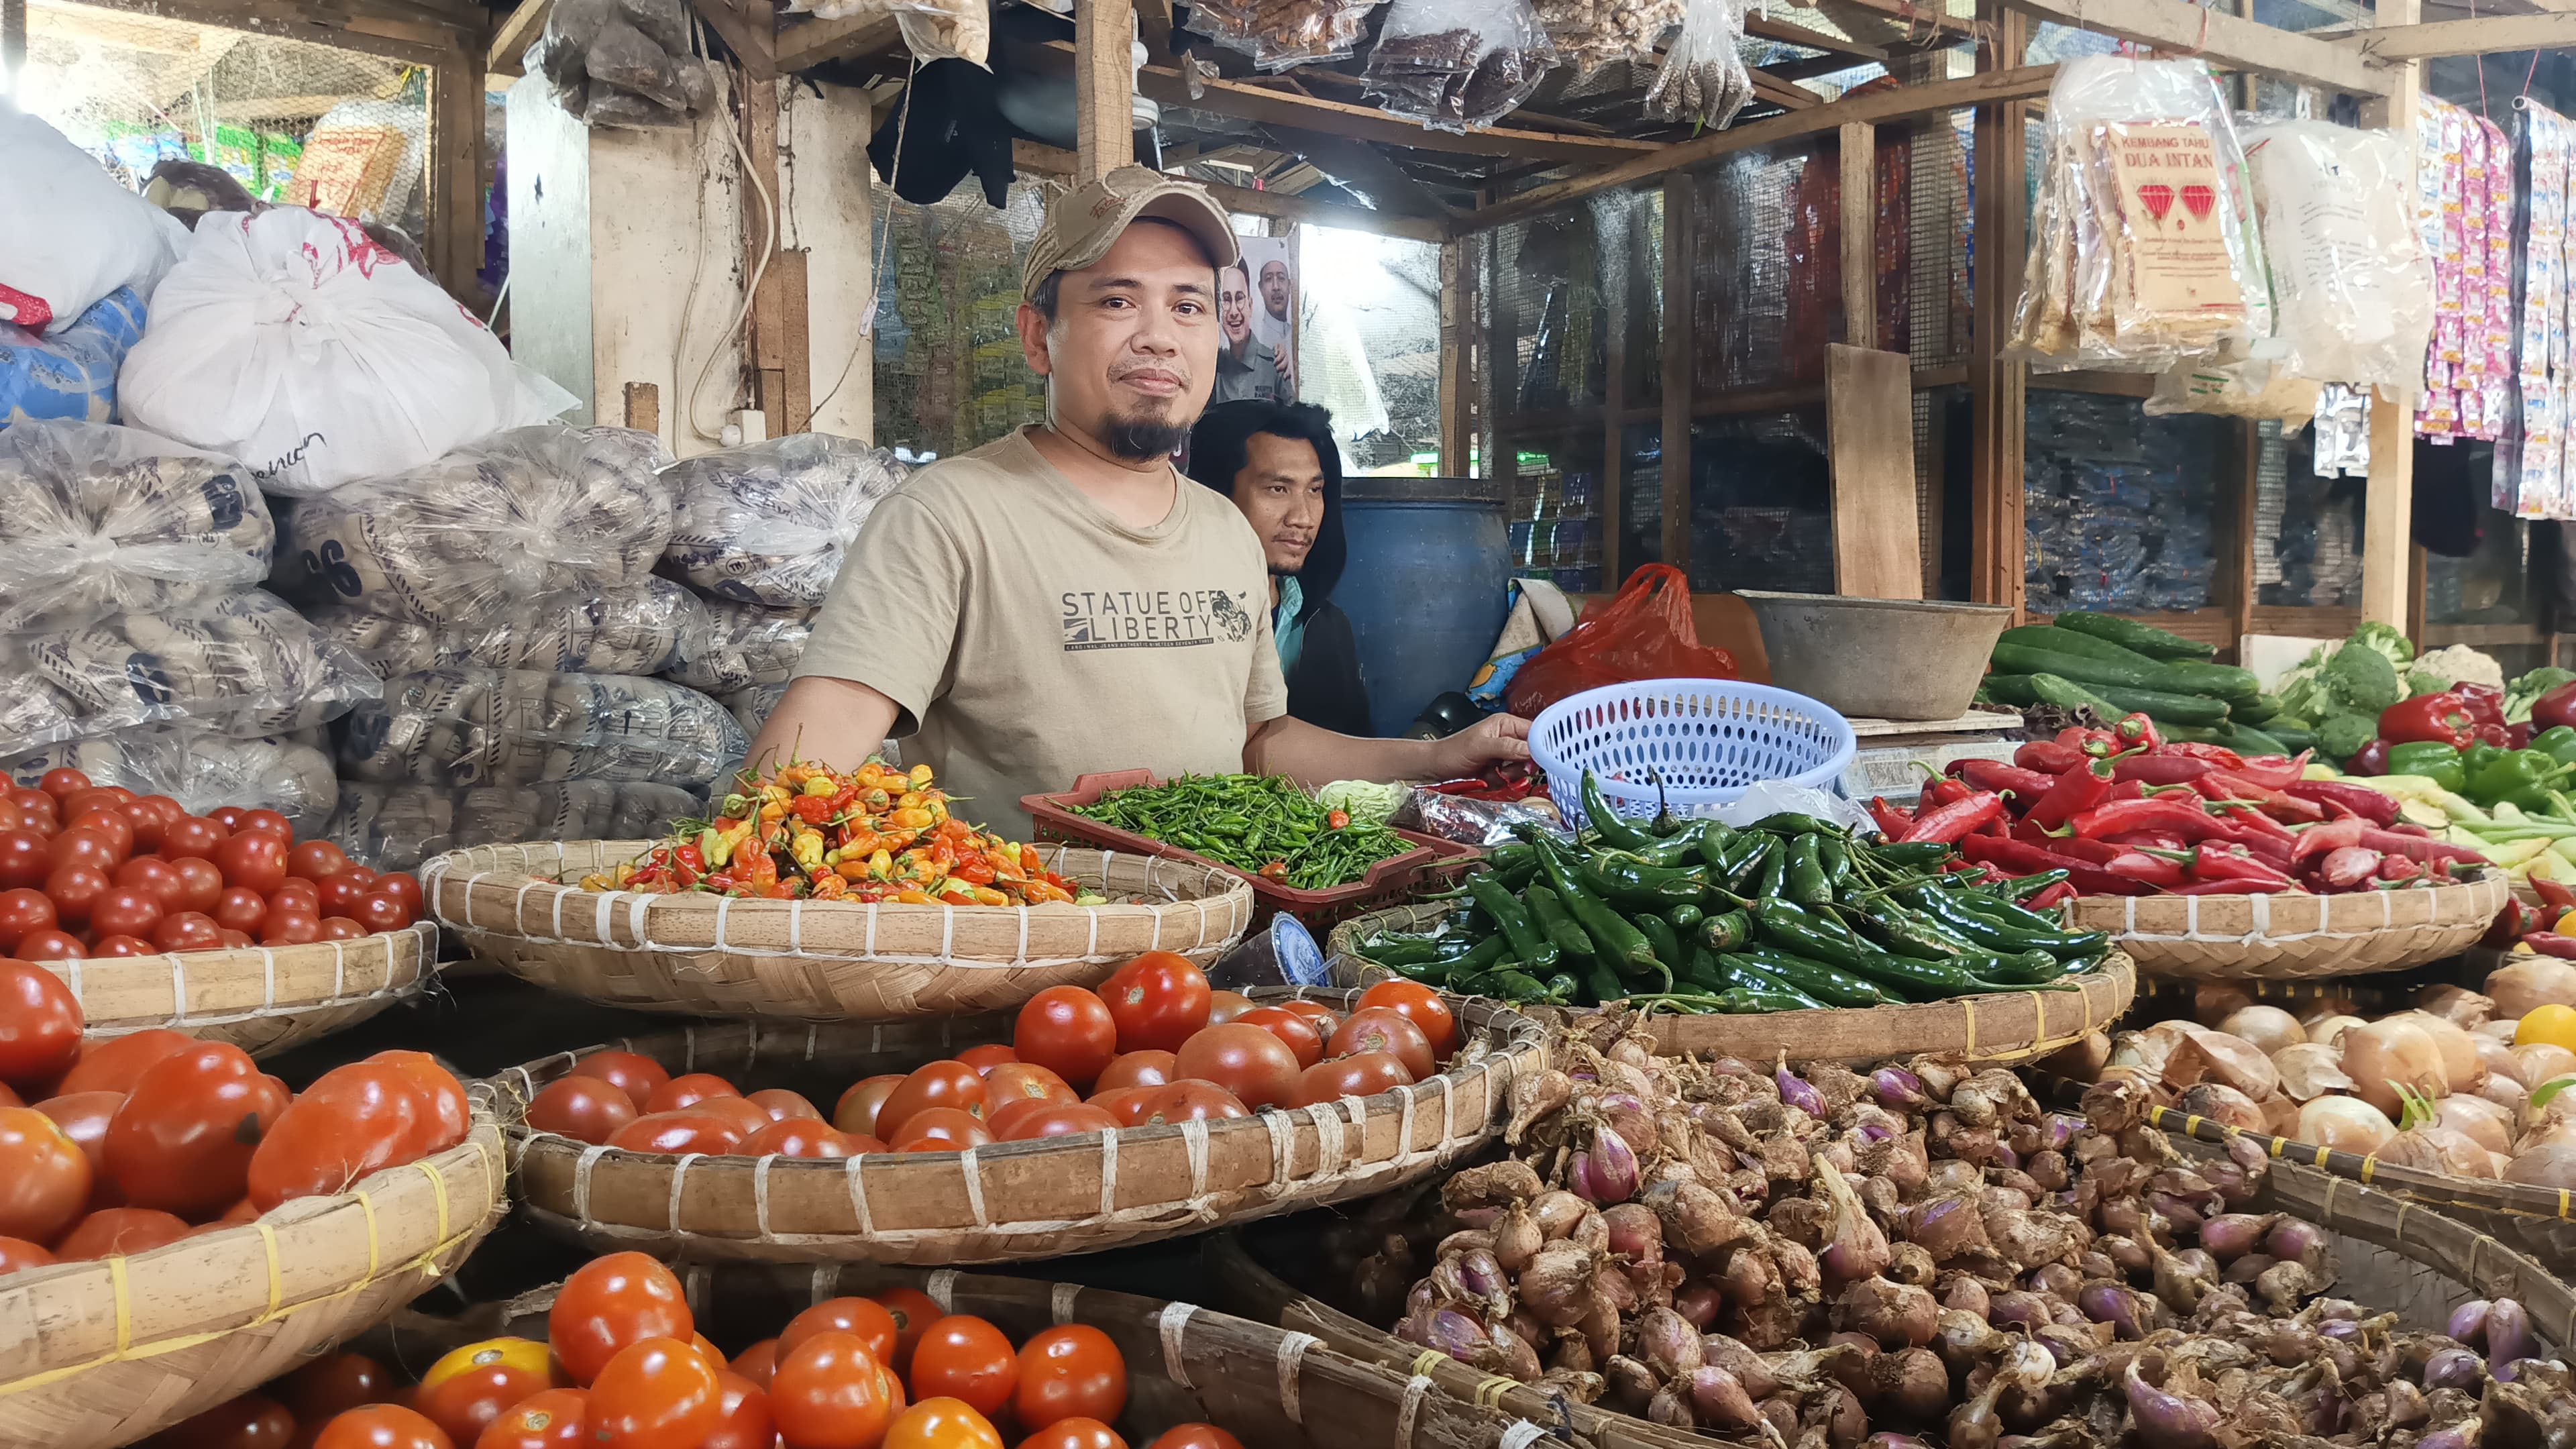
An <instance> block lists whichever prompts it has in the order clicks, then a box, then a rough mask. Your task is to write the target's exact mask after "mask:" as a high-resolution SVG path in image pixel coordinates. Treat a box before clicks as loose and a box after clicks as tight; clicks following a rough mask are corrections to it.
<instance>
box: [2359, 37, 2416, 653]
mask: <svg viewBox="0 0 2576 1449" xmlns="http://www.w3.org/2000/svg"><path fill="white" fill-rule="evenodd" d="M2422 13H2423V12H2422V10H2421V9H2420V8H2419V4H2418V0H2379V19H2380V21H2381V23H2383V24H2386V25H2392V26H2402V25H2412V24H2413V23H2414V22H2415V21H2416V20H2417V19H2418V18H2420V17H2421V15H2422ZM2423 72H2424V67H2423V66H2422V64H2421V63H2419V62H2415V61H2407V62H2405V63H2403V64H2401V65H2399V66H2398V67H2397V69H2396V70H2394V71H2393V72H2391V73H2390V80H2391V82H2392V84H2391V85H2390V87H2389V91H2388V95H2387V98H2386V99H2384V100H2380V101H2376V102H2373V103H2372V104H2369V105H2366V106H2364V107H2362V113H2361V123H2362V124H2363V125H2365V126H2372V127H2384V128H2386V129H2388V130H2391V131H2394V132H2396V133H2397V134H2398V135H2400V136H2412V135H2414V134H2415V121H2416V115H2417V113H2418V112H2419V111H2420V110H2421V109H2422V94H2423V93H2422V86H2423V82H2424V74H2423ZM2361 507H2362V520H2361V616H2362V617H2363V618H2364V619H2371V620H2376V621H2378V622H2380V623H2383V624H2391V625H2394V626H2396V627H2397V628H2400V629H2404V628H2406V627H2408V625H2409V623H2410V619H2409V615H2410V614H2412V613H2413V612H2414V610H2413V609H2412V608H2411V607H2410V606H2411V604H2412V599H2411V595H2412V594H2413V592H2414V590H2413V588H2412V581H2411V578H2410V574H2411V573H2412V567H2411V564H2412V560H2411V558H2410V555H2409V546H2410V545H2411V544H2412V542H2413V540H2414V531H2415V410H2414V409H2413V408H2410V407H2408V406H2406V405H2405V404H2404V403H2401V402H2392V401H2390V400H2389V399H2387V398H2385V397H2373V398H2372V399H2371V400H2370V477H2369V479H2368V480H2367V481H2366V482H2365V483H2364V485H2363V492H2362V505H2361Z"/></svg>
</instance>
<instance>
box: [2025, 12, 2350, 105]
mask: <svg viewBox="0 0 2576 1449" xmlns="http://www.w3.org/2000/svg"><path fill="white" fill-rule="evenodd" d="M2013 6H2014V8H2015V9H2018V10H2021V11H2024V12H2026V13H2028V14H2031V15H2036V16H2039V17H2041V18H2042V19H2047V20H2054V21H2056V22H2058V23H2059V24H2061V25H2072V26H2075V27H2077V28H2078V29H2082V30H2091V31H2096V32H2099V33H2100V34H2103V35H2108V36H2112V37H2114V38H2116V39H2120V40H2129V41H2135V42H2137V43H2138V44H2140V45H2152V46H2156V47H2159V48H2161V49H2166V50H2174V51H2180V52H2183V53H2186V54H2190V55H2196V56H2199V57H2200V58H2202V59H2204V60H2207V61H2210V62H2211V63H2213V64H2216V65H2219V66H2222V67H2224V68H2226V69H2229V70H2253V71H2261V72H2262V73H2263V74H2265V75H2269V76H2278V77H2280V78H2281V79H2282V80H2286V81H2293V82H2296V83H2298V84H2301V85H2312V86H2322V87H2324V88H2325V89H2327V90H2330V91H2350V92H2351V93H2353V94H2354V95H2358V96H2378V95H2385V94H2387V93H2388V73H2387V72H2386V71H2384V70H2381V69H2379V68H2377V67H2375V66H2372V65H2371V64H2370V63H2369V62H2367V61H2365V60H2364V59H2362V57H2361V56H2360V55H2359V54H2357V53H2355V52H2354V51H2353V50H2352V49H2351V48H2350V47H2349V46H2344V45H2338V44H2336V43H2335V42H2333V41H2330V40H2318V39H2316V38H2314V37H2312V36H2306V35H2301V34H2299V33H2298V32H2296V31H2291V30H2281V29H2278V28H2276V27H2274V26H2270V25H2264V24H2262V23H2260V22H2258V21H2253V20H2245V19H2241V18H2239V17H2237V16H2235V15H2231V14H2229V13H2228V12H2226V11H2224V10H2218V9H2213V8H2210V7H2208V6H2203V5H2195V4H2192V3H2191V0H2119V3H2118V4H2116V5H2105V4H2102V3H2101V0H2091V3H2087V0H2013ZM2387 15H2388V11H2387V9H2386V7H2384V6H2383V7H2382V8H2381V10H2380V18H2381V19H2382V20H2383V21H2385V20H2386V18H2387Z"/></svg>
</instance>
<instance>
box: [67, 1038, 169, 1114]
mask: <svg viewBox="0 0 2576 1449" xmlns="http://www.w3.org/2000/svg"><path fill="white" fill-rule="evenodd" d="M189 1045H190V1040H189V1038H187V1037H184V1036H181V1035H180V1034H179V1033H177V1032H175V1031H169V1030H165V1029H164V1028H161V1027H157V1026H148V1027H145V1028H144V1029H143V1030H141V1031H134V1032H127V1033H126V1034H125V1035H123V1036H112V1037H109V1038H108V1039H107V1040H105V1041H97V1042H88V1043H85V1044H83V1045H82V1047H81V1054H80V1063H79V1064H78V1065H77V1066H74V1067H73V1068H72V1069H71V1071H69V1072H68V1073H66V1074H65V1075H64V1077H63V1079H62V1080H61V1081H60V1082H58V1083H56V1084H55V1085H54V1095H56V1096H58V1097H68V1096H70V1095H72V1094H73V1093H75V1092H115V1093H118V1094H120V1095H122V1094H123V1093H126V1092H131V1091H133V1090H134V1084H135V1083H136V1082H137V1081H139V1080H140V1079H141V1078H142V1076H143V1069H144V1068H146V1067H149V1066H151V1065H152V1064H153V1063H154V1062H157V1061H159V1060H161V1059H162V1058H163V1057H166V1056H169V1055H170V1054H172V1053H173V1052H177V1051H181V1050H183V1049H185V1048H186V1047H188V1046H189Z"/></svg>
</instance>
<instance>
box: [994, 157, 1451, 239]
mask: <svg viewBox="0 0 2576 1449" xmlns="http://www.w3.org/2000/svg"><path fill="white" fill-rule="evenodd" d="M1011 164H1012V165H1013V166H1014V167H1016V168H1018V169H1019V170H1022V171H1025V172H1028V173H1030V174H1031V175H1034V176H1062V177H1067V178H1070V177H1072V176H1073V175H1074V174H1075V172H1076V170H1077V169H1078V161H1077V158H1076V157H1075V156H1074V154H1073V153H1072V152H1071V151H1067V150H1065V149H1064V148H1063V147H1061V146H1049V145H1045V144H1043V143H1040V142H1037V141H1028V140H1014V141H1012V142H1011ZM1166 170H1167V172H1168V174H1170V175H1171V176H1173V177H1175V178H1177V179H1179V180H1183V181H1189V182H1192V183H1193V184H1195V185H1199V186H1204V187H1206V188H1207V190H1208V194H1209V195H1211V196H1214V197H1215V198H1216V199H1217V201H1218V203H1219V204H1221V205H1223V206H1224V207H1226V208H1227V209H1228V210H1231V211H1240V212H1245V213H1247V214H1249V215H1252V216H1268V217H1276V218H1278V219H1279V220H1281V221H1310V222H1313V223H1314V224H1315V225H1317V226H1334V227H1340V228H1342V229H1343V230H1345V231H1365V232H1372V233H1375V234H1376V235H1378V236H1395V237H1404V238H1406V239H1407V240H1410V241H1423V242H1445V241H1447V240H1448V239H1449V226H1448V224H1447V223H1446V222H1444V221H1442V220H1441V219H1440V218H1438V217H1430V216H1403V215H1399V214H1397V213H1394V212H1386V211H1371V210H1369V209H1368V208H1367V207H1364V206H1344V205H1342V204H1341V203H1339V202H1334V201H1315V200H1312V199H1310V198H1308V197H1304V196H1299V195H1297V194H1296V193H1294V192H1289V191H1256V190H1254V189H1253V188H1251V187H1249V186H1229V185H1227V184H1226V183H1224V182H1222V181H1200V180H1198V178H1196V177H1192V176H1183V175H1182V174H1181V173H1180V172H1179V171H1177V170H1170V169H1169V168H1166Z"/></svg>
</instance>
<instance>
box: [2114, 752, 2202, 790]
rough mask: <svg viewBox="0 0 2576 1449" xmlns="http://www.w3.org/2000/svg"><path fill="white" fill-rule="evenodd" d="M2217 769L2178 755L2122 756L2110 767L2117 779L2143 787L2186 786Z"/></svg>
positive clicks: (2200, 761)
mask: <svg viewBox="0 0 2576 1449" xmlns="http://www.w3.org/2000/svg"><path fill="white" fill-rule="evenodd" d="M2217 768H2218V767H2217V766H2216V765H2213V764H2211V763H2210V762H2209V761H2207V760H2193V759H2186V758H2184V757H2183V756H2180V755H2122V756H2121V757H2120V759H2119V761H2118V763H2116V764H2115V765H2113V766H2112V770H2113V773H2114V774H2115V775H2117V777H2118V778H2120V779H2123V780H2135V781H2137V782H2139V783H2140V784H2144V785H2187V784H2189V783H2191V782H2192V781H2194V780H2197V779H2199V778H2200V777H2201V776H2203V775H2206V774H2208V773H2209V772H2210V771H2212V770H2215V769H2217Z"/></svg>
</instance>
